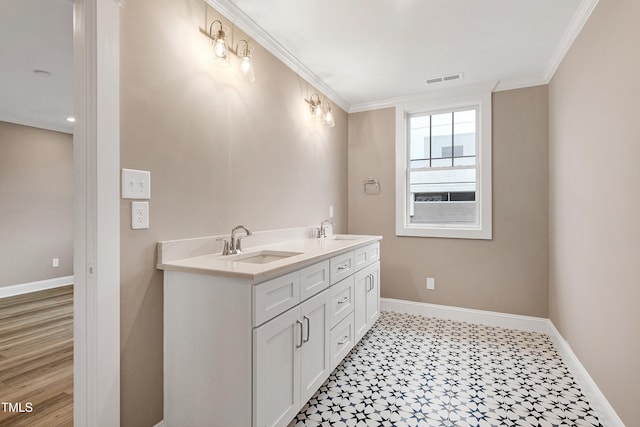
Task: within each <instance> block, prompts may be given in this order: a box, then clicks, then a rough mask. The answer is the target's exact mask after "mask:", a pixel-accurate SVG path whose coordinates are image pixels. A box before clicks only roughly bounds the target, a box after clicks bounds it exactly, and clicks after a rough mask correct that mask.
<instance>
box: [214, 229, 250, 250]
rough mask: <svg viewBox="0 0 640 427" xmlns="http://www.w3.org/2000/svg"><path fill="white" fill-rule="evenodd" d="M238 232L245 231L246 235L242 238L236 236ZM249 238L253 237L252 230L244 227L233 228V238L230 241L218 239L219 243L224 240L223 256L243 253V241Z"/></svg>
mask: <svg viewBox="0 0 640 427" xmlns="http://www.w3.org/2000/svg"><path fill="white" fill-rule="evenodd" d="M238 230H242V231H244V232H245V234H243V235H241V236H236V232H237V231H238ZM247 236H251V230H249V229H248V228H247V227H245V226H244V225H237V226H235V227H233V229H232V230H231V238H230V239H229V240H227V239H216V240H217V241H220V240H222V243H223V247H222V255H235V254H240V253H242V244H241V239H242V238H243V237H247Z"/></svg>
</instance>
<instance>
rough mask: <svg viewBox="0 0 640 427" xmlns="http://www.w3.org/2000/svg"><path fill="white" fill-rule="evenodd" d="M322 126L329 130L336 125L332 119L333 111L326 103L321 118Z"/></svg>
mask: <svg viewBox="0 0 640 427" xmlns="http://www.w3.org/2000/svg"><path fill="white" fill-rule="evenodd" d="M322 124H323V125H325V126H326V127H330V128H332V127H334V126H335V125H336V121H335V120H334V117H333V109H332V108H331V105H329V103H328V102H327V107H326V108H325V110H324V113H323V116H322Z"/></svg>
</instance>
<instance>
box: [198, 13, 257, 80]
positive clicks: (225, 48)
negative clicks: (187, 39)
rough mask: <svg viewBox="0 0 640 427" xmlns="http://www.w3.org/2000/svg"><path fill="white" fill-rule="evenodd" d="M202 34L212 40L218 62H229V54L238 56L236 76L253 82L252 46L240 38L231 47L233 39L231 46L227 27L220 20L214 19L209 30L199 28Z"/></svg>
mask: <svg viewBox="0 0 640 427" xmlns="http://www.w3.org/2000/svg"><path fill="white" fill-rule="evenodd" d="M201 32H202V33H203V34H205V35H206V36H207V37H209V38H210V39H211V40H212V41H213V56H214V58H215V59H218V60H219V62H218V64H221V63H222V64H225V65H227V64H229V63H230V62H231V56H232V55H235V56H237V57H238V60H239V62H238V71H237V73H236V78H238V79H239V80H244V81H248V82H251V83H253V82H254V81H255V80H256V78H255V72H254V69H253V46H251V45H250V44H249V42H248V41H246V40H244V39H243V40H240V41H239V42H238V44H236V45H235V49H234V48H233V40H232V43H231V46H230V45H229V43H227V34H229V28H228V27H227V26H225V25H224V24H223V23H222V21H220V20H219V19H216V20H215V21H213V22H212V23H211V25H209V31H208V32H207V31H206V30H201Z"/></svg>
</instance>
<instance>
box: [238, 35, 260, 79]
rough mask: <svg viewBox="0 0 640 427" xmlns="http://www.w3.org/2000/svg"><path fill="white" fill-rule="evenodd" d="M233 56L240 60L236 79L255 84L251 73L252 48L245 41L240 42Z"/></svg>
mask: <svg viewBox="0 0 640 427" xmlns="http://www.w3.org/2000/svg"><path fill="white" fill-rule="evenodd" d="M235 54H236V56H237V57H238V58H240V66H239V67H238V73H237V74H236V77H237V78H238V79H240V80H245V81H248V82H251V83H253V82H255V81H256V76H255V73H254V71H253V60H252V59H251V55H252V54H253V46H250V45H249V42H247V41H246V40H240V41H239V42H238V44H237V45H236V51H235Z"/></svg>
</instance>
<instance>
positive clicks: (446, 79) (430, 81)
mask: <svg viewBox="0 0 640 427" xmlns="http://www.w3.org/2000/svg"><path fill="white" fill-rule="evenodd" d="M463 76H464V73H456V74H449V75H447V76H440V77H433V78H430V79H427V80H426V83H427V84H428V85H431V84H434V83H442V82H450V81H453V80H460V79H461V78H462V77H463Z"/></svg>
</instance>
